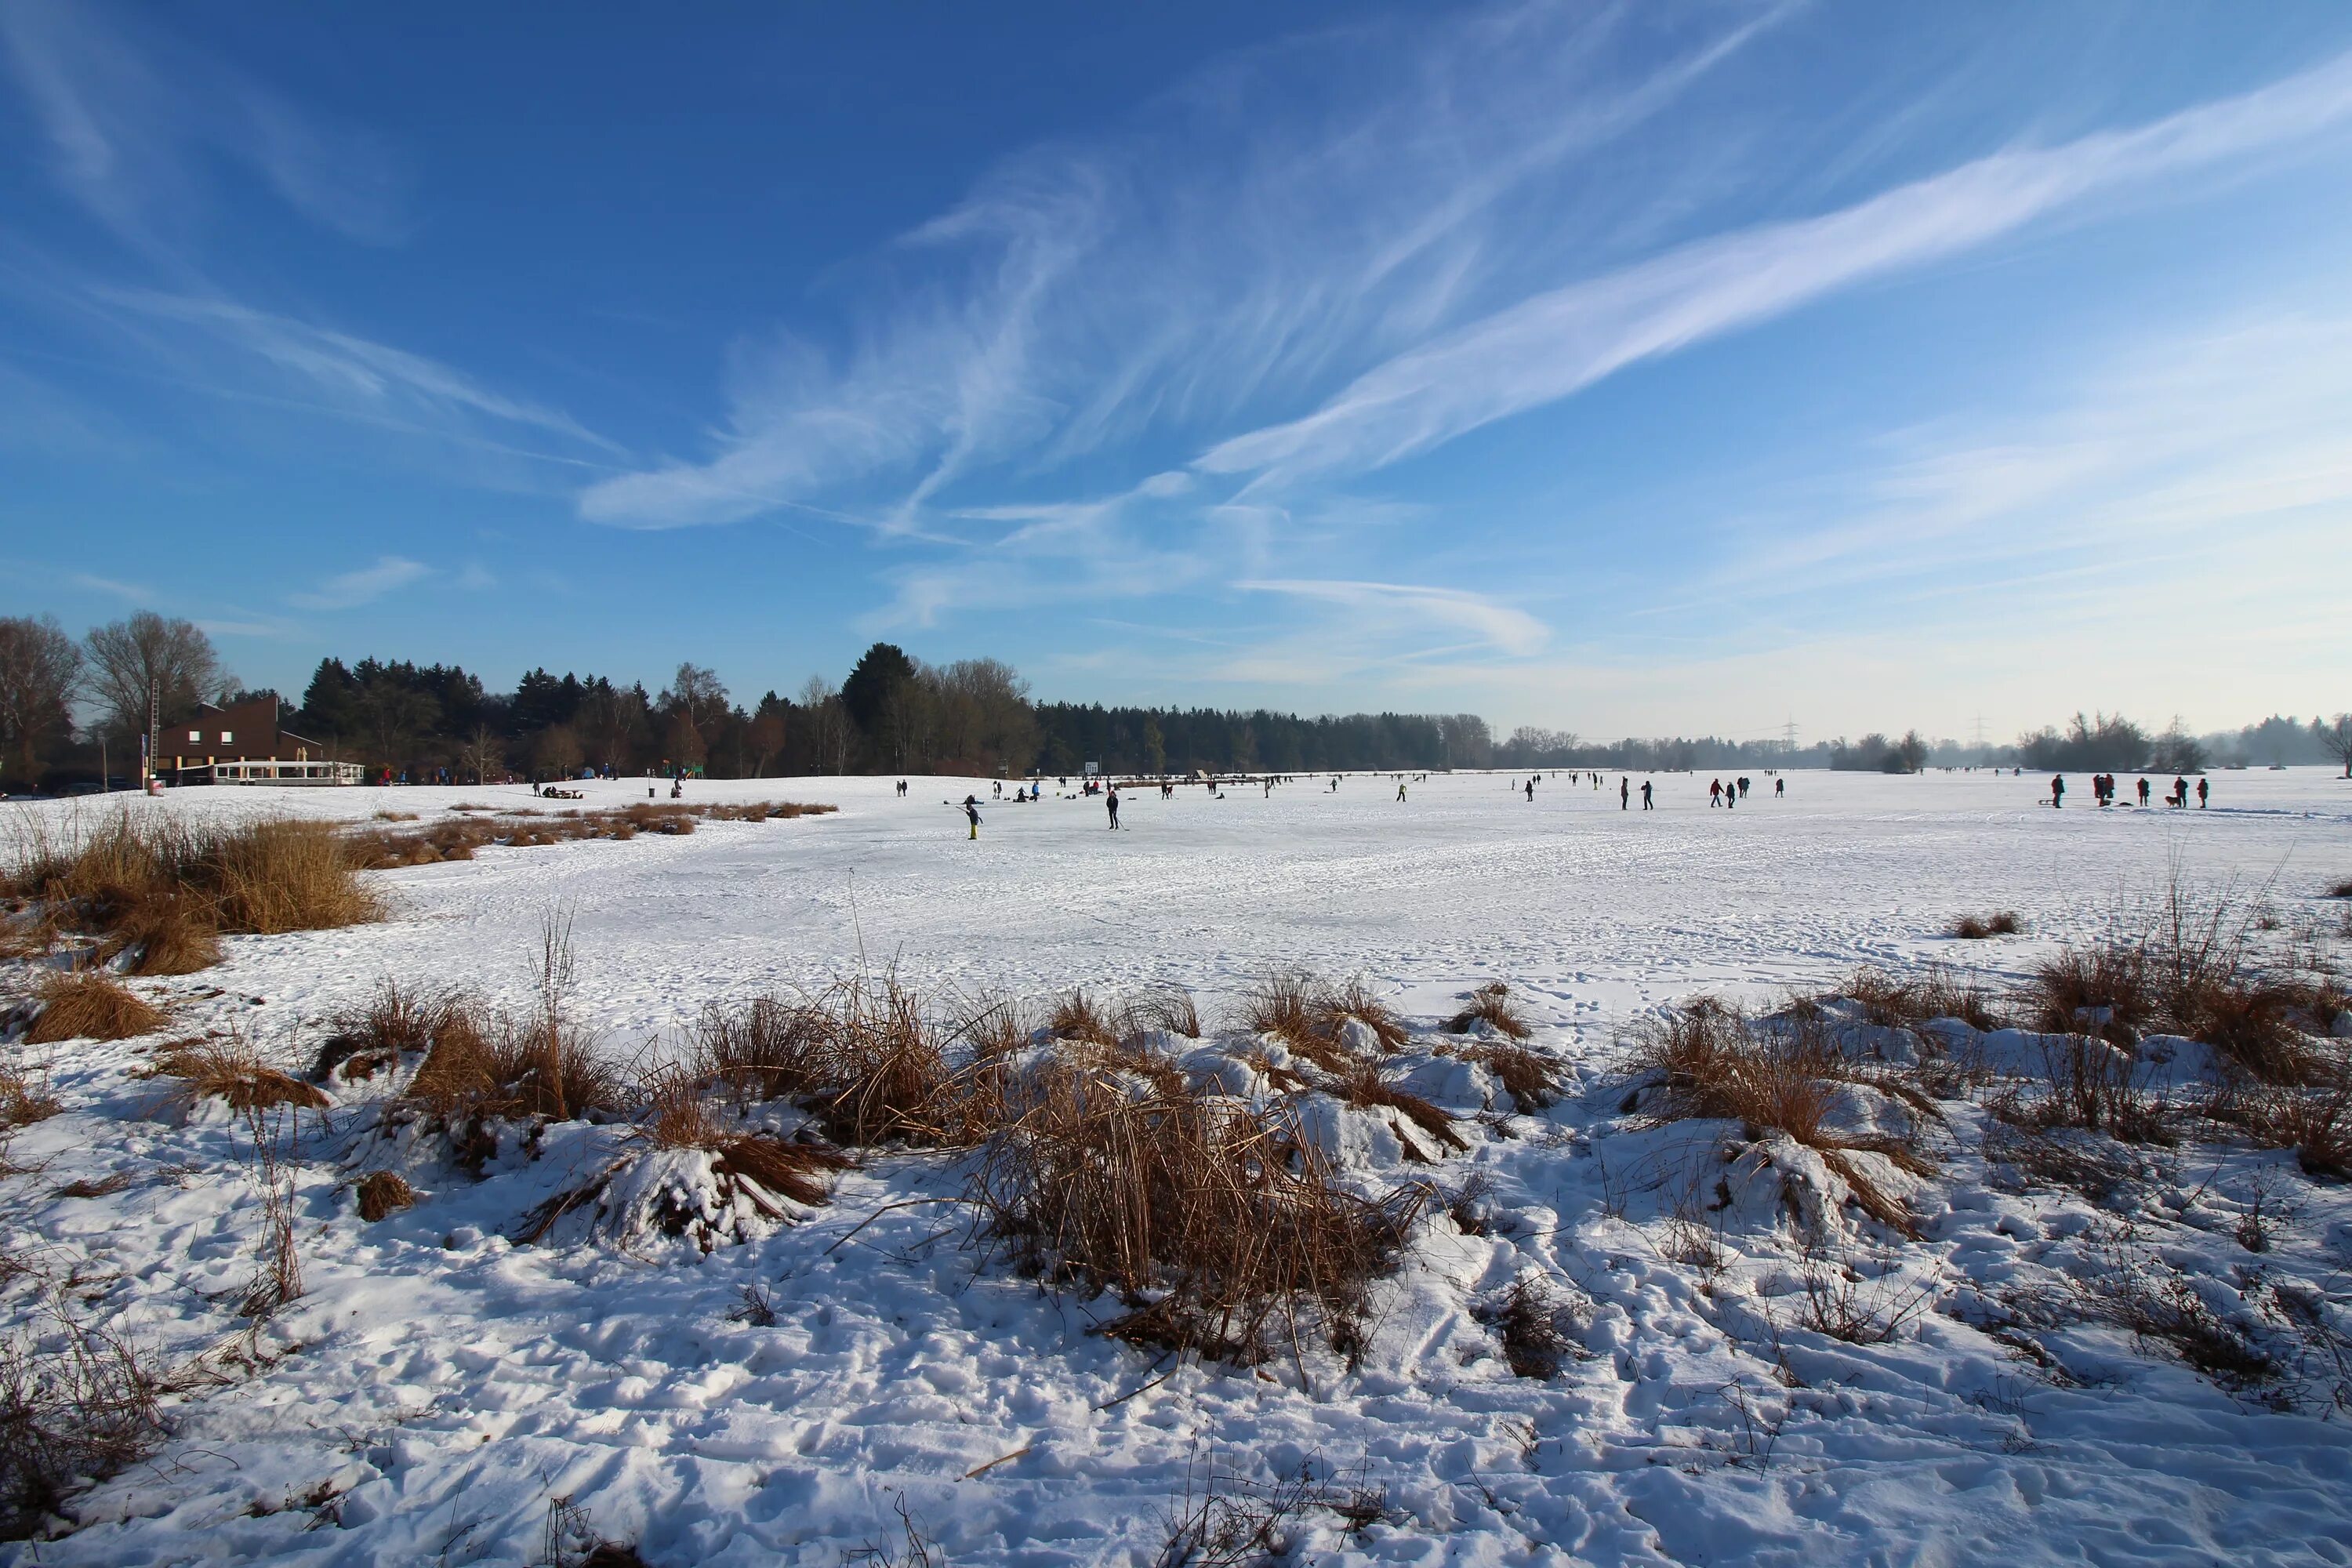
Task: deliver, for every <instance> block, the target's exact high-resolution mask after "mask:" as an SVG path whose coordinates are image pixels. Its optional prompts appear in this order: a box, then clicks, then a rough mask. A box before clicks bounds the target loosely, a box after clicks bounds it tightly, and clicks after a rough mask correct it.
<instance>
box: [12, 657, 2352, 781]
mask: <svg viewBox="0 0 2352 1568" xmlns="http://www.w3.org/2000/svg"><path fill="white" fill-rule="evenodd" d="M151 690H152V691H153V692H154V693H155V701H156V711H157V715H158V719H159V721H160V722H161V723H162V724H163V725H165V726H170V725H173V724H175V723H178V722H180V721H184V720H185V719H186V718H187V717H188V716H189V715H190V714H192V713H193V712H194V709H195V706H196V704H197V703H198V702H199V701H204V700H237V699H247V698H251V697H256V696H264V695H268V696H278V708H279V715H280V722H281V726H282V727H283V728H284V729H285V730H287V731H291V732H293V733H296V734H299V735H302V736H304V737H307V738H309V739H310V740H311V741H313V742H317V743H318V744H319V745H320V747H322V748H323V749H324V750H325V752H326V754H327V755H328V756H329V757H331V758H333V759H336V760H341V761H346V762H357V763H362V764H364V765H365V766H366V767H367V768H368V769H369V770H370V772H371V774H375V773H382V772H383V771H385V770H389V771H390V772H391V773H393V774H394V776H395V777H400V776H404V777H407V778H410V779H420V780H421V779H426V778H437V777H445V776H446V777H447V778H450V779H453V780H459V781H464V782H472V781H474V780H477V779H484V778H488V779H497V778H503V777H506V776H509V774H511V775H513V776H517V777H528V778H540V779H552V778H558V777H565V776H575V775H577V774H579V773H582V772H583V770H589V769H593V770H597V771H600V772H612V773H624V774H640V773H657V774H666V773H672V772H677V771H681V770H682V771H686V772H689V773H700V774H704V775H707V776H717V777H731V778H751V777H764V776H772V775H796V774H807V773H960V774H971V775H982V776H987V775H992V774H997V775H1005V776H1019V775H1023V774H1026V773H1032V772H1035V773H1045V774H1048V775H1068V774H1074V773H1078V772H1080V771H1081V770H1082V769H1083V767H1084V765H1085V764H1086V763H1097V764H1098V765H1099V766H1100V767H1101V768H1102V769H1103V770H1104V771H1106V772H1109V773H1177V774H1189V773H1193V772H1195V771H1199V772H1205V773H1257V772H1271V773H1326V772H1336V771H1343V770H1391V771H1393V770H1412V771H1425V770H1431V769H1444V768H1489V767H1495V768H1513V769H1518V768H1526V769H1535V768H1580V767H1593V768H1606V769H1611V770H1614V771H1618V772H1624V773H1654V772H1665V771H1671V770H1682V769H1704V770H1752V771H1762V770H1767V769H1773V768H1836V769H1845V770H1864V771H1870V772H1886V773H1910V772H1916V771H1919V770H1921V769H1924V768H1931V767H1956V766H1970V765H1975V766H1982V765H1988V764H1992V765H2001V766H2009V765H2019V766H2024V767H2028V768H2032V769H2033V770H2035V771H2037V772H2039V771H2066V770H2073V771H2092V770H2099V769H2106V770H2112V771H2116V772H2123V771H2139V770H2160V771H2163V772H2167V773H2174V772H2192V771H2196V770H2198V769H2200V768H2202V767H2204V766H2206V765H2208V764H2210V763H2242V764H2247V765H2256V766H2260V765H2266V764H2268V763H2273V762H2278V763H2319V762H2334V763H2344V764H2345V765H2346V766H2347V770H2352V719H2347V718H2346V717H2345V716H2343V715H2338V716H2336V718H2335V719H2334V720H2332V721H2323V720H2320V719H2317V718H2315V719H2312V720H2311V721H2308V722H2301V721H2296V720H2293V719H2287V718H2273V719H2267V720H2264V721H2262V722H2261V723H2259V724H2253V725H2249V726H2247V727H2246V728H2245V729H2243V730H2241V731H2225V732H2221V733H2216V734H2207V735H2190V734H2189V733H2187V732H2185V731H2183V730H2182V729H2181V728H2180V727H2179V725H2177V724H2176V725H2175V726H2173V727H2172V728H2170V729H2168V730H2166V731H2149V730H2147V729H2144V728H2143V727H2141V726H2139V725H2137V724H2135V723H2133V722H2132V721H2128V720H2126V719H2124V718H2121V717H2119V716H2114V715H2107V714H2096V715H2084V714H2077V715H2076V716H2075V717H2074V719H2073V720H2072V721H2069V722H2068V723H2067V724H2065V725H2063V726H2053V727H2051V728H2047V729H2043V730H2040V731H2033V732H2032V733H2029V734H2025V735H2021V736H2020V737H2019V738H2018V740H2017V741H2016V742H2014V743H2013V744H2008V745H1999V746H1985V745H1963V744H1961V743H1960V742H1956V741H1950V740H1935V741H1931V740H1928V739H1927V738H1926V737H1925V736H1923V735H1921V734H1920V733H1919V732H1918V731H1916V730H1915V731H1909V732H1906V733H1905V734H1903V735H1901V736H1895V737H1889V736H1887V735H1885V734H1876V733H1874V734H1868V735H1864V736H1863V737H1861V738H1860V739H1858V740H1851V741H1849V740H1847V739H1844V738H1840V739H1837V740H1832V741H1822V742H1815V743H1813V744H1811V745H1808V746H1803V747H1798V748H1790V747H1789V746H1787V745H1786V744H1785V743H1784V742H1782V741H1780V740H1779V739H1777V738H1775V739H1765V740H1758V739H1748V740H1728V739H1722V738H1718V737H1715V736H1704V737H1698V738H1679V737H1678V738H1661V739H1614V740H1595V739H1591V738H1589V737H1583V736H1579V735H1577V734H1575V733H1572V732H1570V731H1554V730H1545V729H1538V728H1534V727H1522V728H1519V729H1517V730H1514V731H1511V732H1510V733H1509V734H1508V735H1506V736H1498V735H1496V733H1495V732H1494V731H1493V730H1492V729H1491V728H1490V727H1489V726H1488V725H1487V723H1486V721H1485V720H1484V719H1482V718H1480V717H1479V716H1477V715H1476V714H1475V713H1351V714H1345V715H1328V714H1327V715H1323V716H1320V717H1316V718H1302V717H1300V716H1298V715H1297V714H1292V713H1276V712H1272V711H1269V710H1265V709H1257V710H1249V711H1241V710H1221V709H1211V708H1186V709H1177V708H1138V707H1114V708H1106V707H1103V706H1102V705H1100V704H1097V703H1074V702H1039V701H1035V700H1032V699H1031V697H1030V694H1029V686H1028V682H1027V681H1025V680H1024V679H1022V678H1021V677H1020V675H1019V674H1018V673H1017V672H1015V671H1014V670H1013V668H1012V667H1011V666H1009V665H1006V664H1004V663H1002V662H1000V661H998V660H995V659H986V658H981V659H963V660H958V661H956V662H954V663H950V664H941V665H932V664H925V663H922V662H920V661H919V660H917V659H915V658H911V657H909V656H908V654H907V653H906V652H905V650H903V649H901V648H899V647H896V646H895V645H893V644H890V643H881V642H877V643H876V644H875V645H874V646H873V647H869V648H867V649H866V652H865V653H864V654H863V655H862V656H861V657H860V658H858V660H857V663H856V666H855V667H854V668H851V670H850V671H849V674H848V676H847V678H846V679H844V680H843V681H842V682H841V684H840V685H838V686H835V685H834V684H833V683H832V682H831V681H829V680H828V679H825V678H824V677H822V676H813V677H811V678H810V679H808V680H807V681H806V682H804V683H803V685H802V686H801V687H800V689H798V690H796V691H794V692H793V693H792V694H791V695H789V696H786V695H783V694H780V693H778V692H775V691H766V692H763V693H761V695H760V696H759V697H758V698H757V699H756V700H745V699H742V698H740V697H738V696H737V695H736V694H734V693H732V692H730V690H729V689H728V687H727V685H726V683H725V682H724V681H723V680H722V679H720V678H719V675H718V674H717V673H716V672H715V671H712V670H710V669H707V668H702V667H701V666H698V665H695V664H681V665H679V666H678V667H677V670H676V671H675V672H674V673H673V675H672V676H671V678H670V679H669V681H668V683H667V685H665V686H663V687H662V688H660V689H658V690H655V691H648V690H646V688H645V686H644V684H643V683H642V682H631V683H629V684H627V685H622V684H620V683H618V682H616V681H614V680H613V679H609V678H607V677H604V676H598V675H581V674H578V673H576V672H572V671H566V672H565V673H563V674H562V675H556V674H553V673H551V672H550V671H548V670H545V669H531V670H528V671H526V672H524V674H523V675H522V677H521V678H520V679H519V680H517V681H516V683H515V685H514V688H513V689H512V690H509V691H495V690H492V689H490V688H489V687H488V686H487V685H486V684H485V683H484V681H483V680H482V679H481V677H479V676H478V675H476V674H473V673H471V672H469V671H467V670H466V669H464V668H460V667H459V666H457V665H454V664H450V665H441V664H433V665H418V664H414V663H410V662H407V661H404V660H385V659H378V658H362V659H360V660H358V661H357V662H356V663H346V662H345V661H344V660H342V659H340V658H327V659H322V660H320V663H319V667H318V668H317V670H316V671H315V672H314V673H313V674H312V675H311V678H310V684H309V685H308V686H307V687H305V688H304V689H303V690H302V693H301V695H300V698H299V700H288V699H287V698H285V697H283V696H282V695H280V694H278V693H274V692H256V691H248V690H246V689H244V688H243V687H242V686H240V684H239V683H238V682H237V681H236V678H235V677H234V676H232V675H231V674H229V672H228V671H227V670H226V668H225V667H224V666H223V665H222V663H221V661H220V659H219V658H218V656H217V654H216V653H215V650H214V648H213V647H212V645H211V642H210V640H209V639H208V638H207V637H205V633H204V632H203V631H202V629H200V628H199V627H197V626H194V625H193V624H191V623H190V622H187V621H184V620H167V619H165V618H163V617H162V616H155V615H152V614H147V613H142V614H140V615H136V616H130V617H128V618H127V619H125V620H123V621H119V622H115V623H113V624H111V625H109V626H100V627H97V628H95V629H93V630H92V631H91V632H90V633H89V636H88V637H84V638H82V639H79V641H77V640H76V639H74V638H71V637H68V636H67V635H66V633H65V632H64V631H63V630H62V629H61V628H60V627H59V626H58V624H57V622H56V621H55V620H54V619H50V618H47V617H41V618H34V617H21V616H20V617H13V618H12V617H0V781H5V783H6V784H9V785H11V786H13V787H16V788H31V787H50V788H56V787H61V786H63V785H65V784H70V783H74V782H78V781H81V780H86V779H92V778H95V777H96V776H97V773H98V770H99V763H100V746H101V744H104V745H105V747H106V751H105V753H104V754H105V755H106V756H107V757H108V758H109V770H110V772H111V773H114V774H115V775H117V776H121V775H124V774H127V773H131V771H133V770H134V769H135V766H136V758H137V748H138V737H139V735H140V733H141V732H142V731H143V730H144V729H145V728H146V725H147V721H148V693H149V692H150V691H151Z"/></svg>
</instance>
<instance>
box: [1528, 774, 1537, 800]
mask: <svg viewBox="0 0 2352 1568" xmlns="http://www.w3.org/2000/svg"><path fill="white" fill-rule="evenodd" d="M1535 803H1536V781H1535V780H1533V779H1529V780H1528V805H1534V804H1535Z"/></svg>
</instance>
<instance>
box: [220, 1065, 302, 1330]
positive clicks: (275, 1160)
mask: <svg viewBox="0 0 2352 1568" xmlns="http://www.w3.org/2000/svg"><path fill="white" fill-rule="evenodd" d="M281 1076H282V1075H281ZM286 1081H287V1082H289V1083H293V1082H295V1080H294V1079H287V1080H286ZM298 1087H300V1088H304V1089H308V1088H310V1086H309V1085H308V1084H301V1085H299V1086H298ZM312 1092H313V1093H316V1092H317V1091H316V1090H312ZM295 1114H297V1112H295V1111H293V1110H279V1109H275V1108H272V1107H269V1106H262V1105H256V1106H252V1107H249V1108H247V1110H246V1113H245V1121H246V1130H247V1131H248V1132H250V1133H251V1134H252V1136H253V1159H252V1172H251V1174H252V1177H253V1183H254V1185H256V1186H257V1187H258V1188H260V1189H261V1257H260V1258H259V1260H258V1261H257V1264H256V1266H255V1268H254V1273H253V1283H252V1284H251V1285H249V1286H248V1287H247V1289H246V1293H245V1300H244V1302H243V1303H242V1304H241V1305H240V1306H239V1307H238V1309H237V1310H238V1311H239V1312H241V1313H243V1314H244V1315H245V1316H246V1317H248V1318H267V1317H268V1316H269V1315H270V1314H271V1313H273V1312H275V1311H277V1310H278V1308H280V1307H283V1306H284V1305H286V1304H287V1303H288V1302H289V1301H292V1300H297V1299H299V1297H300V1296H301V1294H302V1255H301V1252H300V1249H299V1247H298V1246H297V1245H296V1240H295V1215H294V1205H295V1196H296V1194H295V1177H296V1175H297V1171H296V1168H295V1166H294V1164H293V1163H292V1162H291V1161H290V1160H289V1159H288V1158H287V1157H286V1152H284V1151H282V1150H281V1147H280V1145H281V1142H282V1143H284V1144H287V1145H289V1146H290V1144H291V1142H292V1137H291V1134H292V1131H293V1128H292V1126H291V1124H290V1122H289V1121H288V1120H287V1119H288V1118H290V1117H291V1116H293V1115H295Z"/></svg>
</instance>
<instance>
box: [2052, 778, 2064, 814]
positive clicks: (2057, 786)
mask: <svg viewBox="0 0 2352 1568" xmlns="http://www.w3.org/2000/svg"><path fill="white" fill-rule="evenodd" d="M2065 805H2066V780H2065V777H2064V775H2063V774H2060V773H2052V774H2051V775H2050V809H2051V810H2053V811H2063V810H2064V809H2065Z"/></svg>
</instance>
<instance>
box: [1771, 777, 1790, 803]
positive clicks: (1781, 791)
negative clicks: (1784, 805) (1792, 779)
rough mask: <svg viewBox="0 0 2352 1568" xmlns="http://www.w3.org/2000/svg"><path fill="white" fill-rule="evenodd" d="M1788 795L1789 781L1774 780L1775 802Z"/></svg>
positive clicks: (1773, 796)
mask: <svg viewBox="0 0 2352 1568" xmlns="http://www.w3.org/2000/svg"><path fill="white" fill-rule="evenodd" d="M1788 793H1789V781H1788V780H1787V779H1774V780H1773V781H1772V798H1773V799H1774V800H1779V799H1780V798H1781V797H1782V796H1783V795H1787V794H1788Z"/></svg>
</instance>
